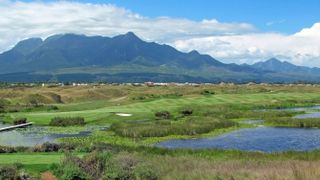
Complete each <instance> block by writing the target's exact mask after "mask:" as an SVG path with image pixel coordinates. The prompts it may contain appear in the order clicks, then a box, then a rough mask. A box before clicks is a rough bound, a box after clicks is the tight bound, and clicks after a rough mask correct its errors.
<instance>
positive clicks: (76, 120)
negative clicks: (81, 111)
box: [49, 117, 85, 127]
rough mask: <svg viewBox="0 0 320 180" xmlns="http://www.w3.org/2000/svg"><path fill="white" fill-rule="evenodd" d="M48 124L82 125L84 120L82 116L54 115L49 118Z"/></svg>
mask: <svg viewBox="0 0 320 180" xmlns="http://www.w3.org/2000/svg"><path fill="white" fill-rule="evenodd" d="M49 125H50V126H63V127H65V126H83V125H85V121H84V118H83V117H55V118H53V119H51V121H50V123H49Z"/></svg>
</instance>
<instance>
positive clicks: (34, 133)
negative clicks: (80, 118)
mask: <svg viewBox="0 0 320 180" xmlns="http://www.w3.org/2000/svg"><path fill="white" fill-rule="evenodd" d="M6 126H8V125H4V124H1V123H0V128H1V127H6ZM90 134H91V131H81V132H79V133H77V134H63V133H61V134H60V133H59V134H58V133H56V134H54V133H48V132H47V131H46V128H45V127H36V126H30V127H27V128H20V129H15V130H12V131H5V132H0V146H13V147H14V146H25V147H32V146H36V145H41V144H43V143H45V142H56V141H57V139H59V138H65V137H86V136H89V135H90Z"/></svg>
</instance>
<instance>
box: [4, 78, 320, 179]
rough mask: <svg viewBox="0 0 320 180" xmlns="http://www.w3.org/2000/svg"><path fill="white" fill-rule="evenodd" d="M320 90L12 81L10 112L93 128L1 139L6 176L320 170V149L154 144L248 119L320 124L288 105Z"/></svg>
mask: <svg viewBox="0 0 320 180" xmlns="http://www.w3.org/2000/svg"><path fill="white" fill-rule="evenodd" d="M319 91H320V86H318V85H314V86H313V85H308V86H307V85H268V84H260V85H259V84H257V85H235V84H220V85H196V86H175V85H170V84H169V85H167V86H152V87H148V86H129V85H121V86H118V85H89V86H79V87H72V86H64V87H58V86H48V87H41V88H40V87H32V86H25V85H16V86H10V87H8V86H3V87H1V88H0V118H1V121H3V122H6V123H11V124H18V123H22V122H24V120H28V121H30V122H35V124H36V125H38V126H42V125H43V126H48V125H49V126H52V127H45V128H48V129H50V130H51V131H54V132H56V133H57V132H59V133H60V132H63V133H66V132H70V131H72V132H74V131H76V133H78V132H79V131H86V130H88V131H93V132H92V135H91V136H89V137H74V138H62V139H59V140H58V141H57V142H55V143H44V144H42V145H38V146H34V147H4V146H0V172H1V174H0V179H1V178H2V179H4V178H7V179H10V178H11V179H14V178H16V179H19V178H20V177H21V178H20V179H23V178H24V179H28V178H29V179H30V178H34V179H39V178H40V177H41V175H40V174H41V173H42V176H46V177H57V178H58V179H90V180H91V179H319V177H320V174H319V166H320V158H319V157H320V151H312V152H281V153H261V152H241V151H237V150H217V149H203V150H187V149H177V150H170V149H163V148H158V147H154V144H156V143H158V142H161V141H164V140H171V139H180V138H181V139H187V138H199V137H212V136H217V135H221V134H223V133H226V132H230V131H233V130H236V129H239V128H243V127H245V128H253V127H254V126H253V125H248V124H244V123H241V121H242V120H248V119H254V120H256V119H262V120H265V123H264V124H265V125H270V126H285V127H299V128H300V127H303V128H306V127H320V123H319V122H320V120H319V119H318V118H312V119H295V118H294V116H295V115H297V114H303V113H306V112H304V111H289V110H288V111H286V110H279V109H281V108H290V107H303V106H312V105H315V104H318V103H320V94H319ZM266 109H268V110H266ZM114 112H121V113H122V114H130V116H118V115H117V114H116V113H114ZM21 117H24V118H21ZM18 118H20V119H18ZM71 126H78V127H71ZM80 126H81V127H80ZM0 143H1V138H0ZM17 162H21V164H17ZM22 177H23V178H22Z"/></svg>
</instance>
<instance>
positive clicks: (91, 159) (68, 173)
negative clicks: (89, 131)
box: [51, 152, 109, 180]
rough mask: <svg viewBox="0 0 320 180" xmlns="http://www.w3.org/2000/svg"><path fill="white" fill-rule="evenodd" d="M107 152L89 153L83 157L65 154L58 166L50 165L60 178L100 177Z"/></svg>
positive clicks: (107, 155)
mask: <svg viewBox="0 0 320 180" xmlns="http://www.w3.org/2000/svg"><path fill="white" fill-rule="evenodd" d="M108 158H109V154H99V153H95V152H94V153H91V154H89V155H87V156H85V157H84V158H82V159H81V158H79V157H78V156H74V155H71V154H66V156H65V158H64V160H63V161H62V163H61V165H60V166H54V165H52V166H51V168H52V169H53V170H54V172H55V175H57V177H61V178H62V179H79V180H87V179H100V178H101V176H102V175H103V172H104V170H105V167H106V160H107V159H108Z"/></svg>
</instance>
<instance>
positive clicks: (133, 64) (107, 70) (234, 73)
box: [0, 32, 320, 83]
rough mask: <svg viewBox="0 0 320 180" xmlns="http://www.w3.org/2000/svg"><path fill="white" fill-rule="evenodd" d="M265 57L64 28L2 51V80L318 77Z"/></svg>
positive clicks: (289, 79) (278, 79) (270, 79)
mask: <svg viewBox="0 0 320 180" xmlns="http://www.w3.org/2000/svg"><path fill="white" fill-rule="evenodd" d="M279 62H280V61H279ZM279 62H277V61H276V60H274V63H279ZM264 63H265V64H263V63H257V64H254V65H252V66H250V65H237V64H224V63H222V62H220V61H218V60H216V59H214V58H212V57H211V56H208V55H202V54H200V53H198V52H197V51H191V52H189V53H183V52H180V51H178V50H176V49H175V48H173V47H171V46H168V45H162V44H157V43H154V42H145V41H143V40H141V39H140V38H139V37H137V36H136V35H135V34H134V33H132V32H129V33H127V34H124V35H119V36H115V37H112V38H109V37H102V36H91V37H88V36H84V35H76V34H62V35H54V36H51V37H49V38H47V39H45V40H42V39H39V38H32V39H27V40H24V41H21V42H19V43H18V44H17V45H16V46H15V47H14V48H12V49H11V50H9V51H7V52H4V53H2V54H0V72H1V73H0V81H7V82H17V81H18V82H33V81H107V82H143V81H161V82H171V81H175V82H187V81H188V82H221V81H227V82H236V83H241V82H249V81H256V82H293V81H306V80H308V81H317V79H318V77H319V74H320V73H317V72H318V70H314V69H312V70H310V69H311V68H306V67H299V68H300V69H299V70H301V72H304V71H306V70H308V75H309V76H310V77H307V78H306V77H303V76H301V74H297V76H292V73H294V72H297V71H295V70H293V71H287V67H288V69H292V68H293V67H298V66H294V65H292V64H289V63H282V62H280V64H282V65H283V66H279V65H278V64H275V65H274V66H273V60H272V61H271V60H270V61H267V62H264ZM280 67H281V68H280ZM299 73H300V71H299Z"/></svg>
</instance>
